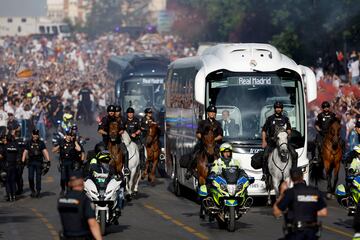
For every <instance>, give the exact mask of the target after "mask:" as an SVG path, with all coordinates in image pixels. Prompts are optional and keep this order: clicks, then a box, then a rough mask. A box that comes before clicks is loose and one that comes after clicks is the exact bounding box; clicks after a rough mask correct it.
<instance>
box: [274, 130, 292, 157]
mask: <svg viewBox="0 0 360 240" xmlns="http://www.w3.org/2000/svg"><path fill="white" fill-rule="evenodd" d="M275 136H276V146H277V148H278V150H279V154H280V159H281V161H282V162H286V161H288V159H289V149H288V133H287V132H286V131H285V130H284V129H282V130H279V131H277V133H276V135H275Z"/></svg>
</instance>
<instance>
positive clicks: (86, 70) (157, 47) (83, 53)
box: [0, 33, 196, 139]
mask: <svg viewBox="0 0 360 240" xmlns="http://www.w3.org/2000/svg"><path fill="white" fill-rule="evenodd" d="M133 52H146V53H155V54H162V55H165V56H167V57H169V58H170V59H171V60H174V59H176V58H178V57H184V56H192V55H195V53H196V51H195V48H193V47H192V46H191V45H189V44H186V43H184V42H183V41H181V39H179V38H178V37H176V36H172V35H166V36H160V35H158V34H145V35H142V36H141V37H140V38H138V39H132V38H131V37H130V36H129V35H128V34H123V33H107V34H103V35H101V36H99V37H98V38H96V39H94V40H89V39H88V38H87V36H86V35H85V34H82V33H77V34H75V35H74V38H72V39H58V38H53V39H47V38H45V37H41V38H36V37H31V36H29V37H4V38H0V125H1V126H4V127H6V123H7V119H8V116H9V115H13V116H14V118H15V119H16V120H17V121H18V122H19V124H20V126H21V130H22V131H21V137H22V138H29V135H30V134H29V133H30V132H31V129H33V128H34V127H36V128H38V129H40V131H41V137H42V138H43V139H46V136H47V132H46V130H47V129H49V127H51V126H54V125H56V124H57V122H58V120H61V118H62V116H63V114H64V113H65V112H72V113H73V115H74V117H75V118H76V119H81V118H82V117H83V115H84V110H85V109H87V108H85V107H82V106H91V112H92V113H95V112H97V111H103V110H104V109H105V107H106V104H107V103H109V102H113V101H114V99H113V96H114V93H113V91H114V82H113V81H111V80H110V77H109V76H108V75H107V71H106V66H107V61H108V59H109V58H110V57H111V56H112V55H124V54H127V53H133ZM84 89H87V90H90V91H83V90H84ZM89 92H90V93H89ZM89 102H90V103H89ZM2 107H3V108H2ZM2 110H3V111H4V114H1V111H2ZM87 110H88V109H87ZM90 123H91V122H90ZM1 126H0V127H1Z"/></svg>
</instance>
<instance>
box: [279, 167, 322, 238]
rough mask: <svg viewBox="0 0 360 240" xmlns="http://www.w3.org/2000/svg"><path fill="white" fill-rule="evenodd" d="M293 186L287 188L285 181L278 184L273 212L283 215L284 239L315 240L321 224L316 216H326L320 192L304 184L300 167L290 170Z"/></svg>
mask: <svg viewBox="0 0 360 240" xmlns="http://www.w3.org/2000/svg"><path fill="white" fill-rule="evenodd" d="M290 177H291V181H293V182H294V187H293V188H290V189H287V188H288V186H287V183H286V182H283V183H282V184H281V186H280V196H279V198H278V199H277V200H276V202H275V204H274V206H273V214H274V216H275V217H280V216H281V215H282V213H283V212H286V211H287V213H286V216H285V228H284V229H285V239H288V240H315V239H318V238H319V237H320V236H319V233H320V230H321V229H320V228H321V224H320V223H319V222H318V217H326V216H327V208H326V203H325V200H324V199H323V197H322V196H321V192H320V191H319V190H318V189H316V188H313V187H309V186H307V185H306V182H305V181H304V178H303V172H302V169H301V168H293V169H291V170H290Z"/></svg>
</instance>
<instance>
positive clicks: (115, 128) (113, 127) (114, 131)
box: [109, 122, 120, 142]
mask: <svg viewBox="0 0 360 240" xmlns="http://www.w3.org/2000/svg"><path fill="white" fill-rule="evenodd" d="M119 131H120V128H119V124H118V123H117V122H111V123H110V125H109V138H110V141H111V142H115V141H116V138H117V137H118V134H119Z"/></svg>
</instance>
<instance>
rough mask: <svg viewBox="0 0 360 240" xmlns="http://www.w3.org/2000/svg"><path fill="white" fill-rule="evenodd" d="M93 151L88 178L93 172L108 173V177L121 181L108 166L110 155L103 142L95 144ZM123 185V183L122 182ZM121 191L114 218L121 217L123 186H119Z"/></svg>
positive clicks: (110, 166) (111, 166) (120, 177)
mask: <svg viewBox="0 0 360 240" xmlns="http://www.w3.org/2000/svg"><path fill="white" fill-rule="evenodd" d="M94 151H95V154H96V155H95V157H94V158H92V159H91V160H90V166H89V175H88V178H91V177H92V176H93V174H94V172H97V173H104V172H105V173H109V175H110V176H112V175H116V177H117V178H119V179H123V176H119V175H117V174H116V170H115V168H114V166H113V165H110V164H109V162H110V161H111V155H110V153H109V151H108V150H106V147H105V145H104V143H103V142H100V143H97V144H96V145H95V148H94ZM122 183H124V181H122ZM121 188H122V189H121V190H120V192H119V195H118V201H117V203H118V205H117V206H116V208H115V214H116V216H118V217H119V216H120V215H121V209H122V208H123V204H122V203H123V191H124V186H121ZM121 191H122V192H121Z"/></svg>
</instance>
